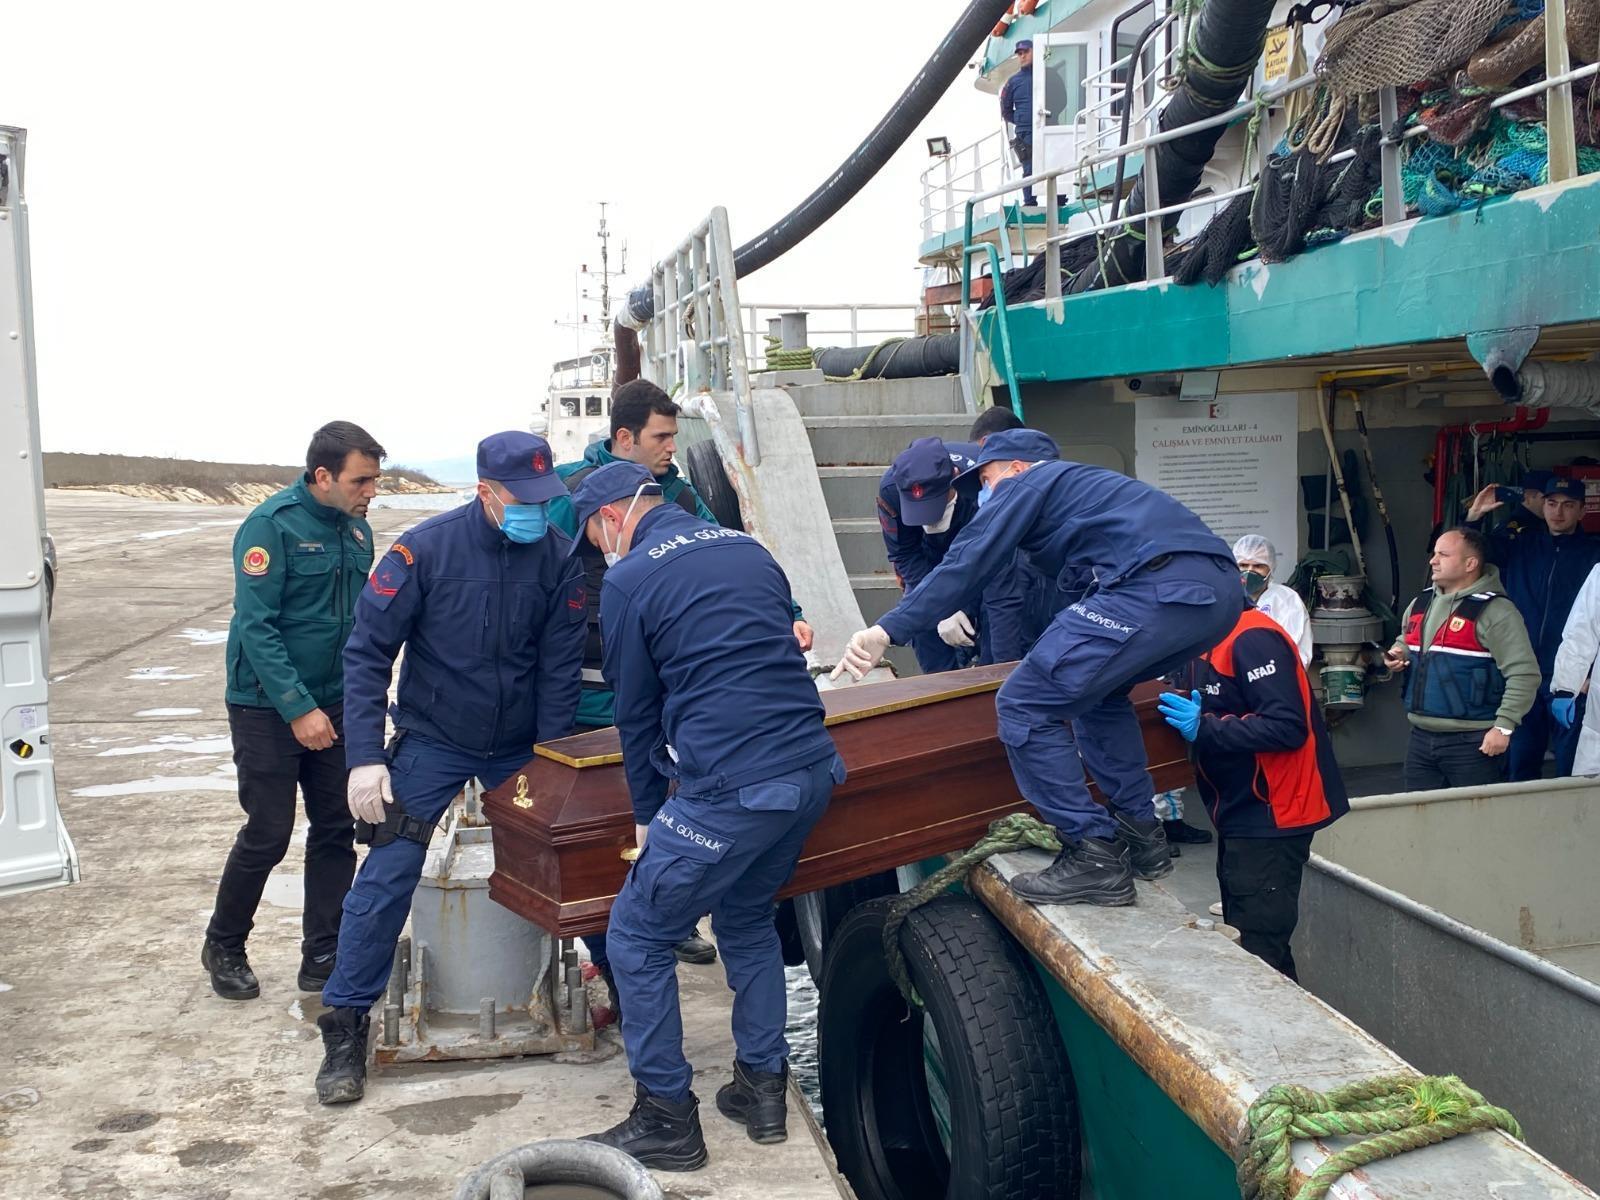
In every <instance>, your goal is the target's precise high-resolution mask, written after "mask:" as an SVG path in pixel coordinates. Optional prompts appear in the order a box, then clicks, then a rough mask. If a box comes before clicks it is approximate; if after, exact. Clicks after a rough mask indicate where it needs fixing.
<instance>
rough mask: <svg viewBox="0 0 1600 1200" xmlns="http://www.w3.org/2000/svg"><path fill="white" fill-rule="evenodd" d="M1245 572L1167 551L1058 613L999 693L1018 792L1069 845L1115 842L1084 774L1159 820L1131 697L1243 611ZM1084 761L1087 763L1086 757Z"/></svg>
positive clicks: (1121, 806)
mask: <svg viewBox="0 0 1600 1200" xmlns="http://www.w3.org/2000/svg"><path fill="white" fill-rule="evenodd" d="M1243 603H1244V601H1243V597H1242V596H1241V594H1240V591H1239V569H1238V567H1237V566H1236V565H1235V564H1233V563H1231V562H1228V561H1226V560H1224V559H1221V558H1212V557H1211V556H1209V555H1205V554H1187V553H1184V554H1172V555H1163V556H1162V557H1160V558H1158V559H1156V560H1154V561H1153V562H1152V563H1151V564H1149V565H1148V566H1145V567H1142V568H1140V569H1139V570H1137V571H1134V572H1133V573H1132V574H1130V575H1128V576H1127V577H1125V578H1123V579H1120V580H1118V581H1117V582H1115V583H1113V584H1112V585H1110V586H1109V587H1104V588H1099V589H1096V590H1094V591H1091V592H1090V593H1089V594H1088V595H1086V596H1085V597H1084V598H1083V599H1082V600H1080V601H1078V602H1076V603H1074V604H1071V605H1069V606H1068V607H1066V608H1064V609H1062V610H1061V612H1059V613H1058V614H1056V618H1055V620H1054V621H1052V622H1051V624H1050V627H1049V628H1048V629H1046V630H1045V631H1044V633H1043V634H1042V635H1041V636H1040V638H1039V640H1038V641H1037V642H1036V643H1034V646H1033V649H1032V650H1030V651H1028V654H1027V657H1025V658H1024V659H1023V660H1022V662H1021V663H1019V664H1018V666H1017V667H1016V669H1015V670H1013V671H1012V672H1011V675H1010V677H1009V678H1008V679H1007V680H1006V681H1005V683H1004V684H1003V685H1002V686H1001V688H1000V693H999V695H998V696H996V697H995V715H996V717H997V718H998V722H999V727H1000V740H1001V741H1002V742H1003V743H1004V744H1005V747H1006V756H1007V757H1008V758H1009V759H1010V760H1011V771H1012V774H1013V775H1015V776H1016V779H1017V787H1018V789H1019V790H1020V791H1021V792H1022V794H1023V796H1024V797H1026V799H1027V801H1028V803H1030V804H1032V805H1033V807H1034V808H1036V809H1037V810H1038V811H1039V815H1040V816H1041V817H1042V818H1043V819H1044V820H1045V822H1046V823H1047V824H1050V825H1053V826H1055V828H1056V832H1057V833H1059V834H1060V835H1061V837H1062V838H1063V839H1064V840H1068V841H1073V842H1077V841H1080V840H1082V839H1083V838H1086V837H1093V838H1103V839H1105V840H1108V841H1109V840H1111V839H1112V838H1114V837H1115V836H1116V826H1115V824H1114V823H1113V822H1112V819H1111V814H1110V812H1109V811H1108V810H1107V809H1105V808H1102V807H1101V806H1100V805H1098V804H1096V803H1095V802H1094V799H1093V797H1091V796H1090V795H1089V787H1088V783H1087V782H1086V781H1085V779H1084V767H1085V766H1087V767H1088V769H1089V773H1090V774H1091V775H1093V776H1094V779H1095V782H1096V783H1098V784H1099V785H1100V790H1101V791H1102V792H1103V793H1104V794H1105V797H1106V799H1107V801H1108V802H1109V803H1110V804H1111V806H1112V807H1113V808H1116V809H1118V810H1120V811H1122V812H1125V813H1127V814H1128V815H1129V816H1131V817H1134V818H1135V819H1137V820H1140V821H1148V820H1151V819H1153V818H1154V816H1155V806H1154V804H1153V803H1152V798H1153V795H1154V789H1153V788H1152V786H1151V782H1150V773H1149V767H1150V764H1149V760H1148V759H1147V758H1146V756H1145V752H1144V735H1143V734H1142V733H1141V732H1140V729H1139V718H1138V716H1137V715H1136V714H1135V713H1134V711H1133V704H1132V702H1131V701H1130V700H1129V699H1128V692H1129V690H1130V689H1131V688H1132V687H1133V685H1134V684H1136V683H1142V682H1143V681H1145V680H1147V679H1155V678H1157V677H1158V676H1161V675H1164V674H1166V673H1168V672H1169V671H1173V670H1176V669H1177V668H1178V667H1180V666H1182V665H1184V664H1185V663H1187V662H1189V661H1190V660H1191V659H1193V658H1195V657H1197V656H1199V655H1201V654H1204V653H1205V652H1206V651H1208V650H1210V649H1211V648H1212V647H1213V646H1215V645H1216V644H1217V643H1218V642H1220V641H1222V639H1223V638H1224V637H1226V636H1227V635H1228V632H1229V630H1231V629H1232V628H1233V626H1234V624H1235V622H1237V621H1238V619H1239V612H1240V609H1241V606H1242V605H1243ZM1080 756H1081V757H1080Z"/></svg>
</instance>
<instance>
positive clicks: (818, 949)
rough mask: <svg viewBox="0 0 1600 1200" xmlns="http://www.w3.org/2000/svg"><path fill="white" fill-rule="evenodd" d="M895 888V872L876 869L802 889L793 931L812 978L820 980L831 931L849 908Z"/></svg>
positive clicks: (796, 905)
mask: <svg viewBox="0 0 1600 1200" xmlns="http://www.w3.org/2000/svg"><path fill="white" fill-rule="evenodd" d="M899 890H900V885H899V883H898V881H897V879H896V877H895V873H894V872H893V871H880V872H879V873H878V874H876V875H868V876H866V877H865V878H863V879H852V880H850V881H849V882H848V883H841V884H837V885H835V886H834V887H830V888H823V889H822V890H821V891H818V892H806V893H804V894H803V895H799V896H796V897H795V898H794V915H795V924H796V933H797V934H798V936H799V939H800V945H801V947H802V950H803V952H804V953H803V957H804V961H805V964H806V969H807V970H808V971H810V972H811V979H812V982H814V983H818V984H820V983H821V982H822V970H823V966H824V964H825V963H826V962H827V959H828V945H829V943H830V942H831V941H832V940H833V931H834V930H836V929H838V928H839V924H840V922H841V921H843V920H844V919H845V917H846V916H848V915H849V913H850V910H851V909H853V908H854V907H855V906H856V905H858V904H865V903H866V902H867V901H868V900H876V899H878V898H879V897H880V896H893V895H894V894H895V893H897V892H898V891H899Z"/></svg>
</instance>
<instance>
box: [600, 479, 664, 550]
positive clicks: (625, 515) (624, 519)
mask: <svg viewBox="0 0 1600 1200" xmlns="http://www.w3.org/2000/svg"><path fill="white" fill-rule="evenodd" d="M650 486H652V485H651V484H649V483H641V484H640V485H639V490H638V491H636V492H635V493H634V494H633V499H632V500H631V501H629V502H628V511H627V512H625V513H623V514H622V524H621V525H619V526H617V528H618V529H619V530H622V529H626V528H627V527H628V518H629V517H631V516H633V510H634V509H635V508H636V507H637V506H638V504H639V497H640V496H642V495H644V490H645V488H647V487H650ZM600 539H601V540H602V541H603V542H605V543H606V545H605V546H604V547H602V550H601V552H602V553H603V554H604V555H605V560H606V566H608V567H614V566H616V565H617V564H618V563H619V562H621V561H622V551H621V549H620V548H618V549H613V548H612V546H611V544H610V543H611V538H610V535H608V534H607V533H606V523H605V522H604V521H601V522H600ZM620 545H621V543H620V542H619V543H618V546H619V547H620Z"/></svg>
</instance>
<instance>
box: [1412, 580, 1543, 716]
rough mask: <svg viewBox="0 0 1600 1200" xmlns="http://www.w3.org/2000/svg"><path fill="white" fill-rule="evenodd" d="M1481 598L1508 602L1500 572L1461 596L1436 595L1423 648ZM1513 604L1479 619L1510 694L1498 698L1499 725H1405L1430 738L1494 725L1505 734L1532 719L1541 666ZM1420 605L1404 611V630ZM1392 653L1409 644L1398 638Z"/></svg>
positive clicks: (1427, 616)
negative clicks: (1487, 595)
mask: <svg viewBox="0 0 1600 1200" xmlns="http://www.w3.org/2000/svg"><path fill="white" fill-rule="evenodd" d="M1477 592H1495V593H1497V594H1498V595H1501V596H1505V594H1506V589H1505V585H1504V584H1503V583H1501V582H1500V568H1498V567H1494V566H1489V567H1485V568H1484V571H1483V574H1482V575H1480V576H1478V578H1476V579H1474V580H1473V581H1472V582H1471V583H1470V584H1468V585H1467V586H1466V587H1464V588H1462V589H1461V590H1460V591H1455V592H1436V593H1435V594H1434V597H1433V601H1432V603H1430V604H1429V605H1428V611H1427V612H1426V613H1424V614H1423V616H1422V644H1423V645H1424V646H1426V645H1428V644H1430V643H1431V642H1432V641H1433V638H1434V635H1435V634H1437V633H1438V632H1439V626H1441V625H1443V624H1444V622H1445V621H1446V620H1447V619H1448V618H1450V617H1452V616H1454V615H1455V611H1456V606H1457V605H1459V604H1460V603H1461V602H1462V601H1463V600H1465V599H1466V598H1467V597H1468V596H1471V595H1473V594H1474V593H1477ZM1509 599H1510V598H1509V597H1507V601H1508V602H1507V603H1505V604H1490V605H1489V606H1488V607H1486V608H1485V609H1484V610H1483V612H1482V613H1481V614H1480V615H1479V617H1478V640H1479V641H1480V642H1482V643H1483V648H1484V649H1485V650H1487V651H1489V653H1490V654H1492V655H1493V656H1494V665H1495V666H1497V667H1499V668H1500V674H1502V675H1504V676H1505V680H1506V690H1505V693H1504V694H1503V695H1502V696H1501V698H1500V709H1499V712H1498V713H1496V714H1495V719H1494V720H1493V721H1492V722H1490V721H1459V720H1455V719H1453V718H1451V717H1430V716H1428V715H1427V714H1425V713H1407V714H1406V720H1408V721H1410V722H1411V724H1413V725H1415V726H1416V727H1417V728H1418V729H1426V730H1429V731H1430V732H1432V733H1456V732H1466V731H1468V730H1478V729H1488V728H1489V727H1490V725H1491V724H1493V725H1498V726H1499V727H1501V728H1502V729H1515V728H1516V727H1517V725H1518V724H1519V723H1520V722H1521V721H1522V718H1523V717H1525V716H1527V715H1528V710H1529V709H1530V708H1532V707H1533V704H1534V701H1535V700H1536V699H1537V698H1538V695H1539V660H1538V658H1536V657H1535V656H1534V653H1533V645H1532V643H1531V642H1529V641H1528V627H1527V626H1526V625H1524V624H1523V623H1522V614H1521V613H1519V612H1518V611H1517V606H1516V605H1515V604H1511V603H1509ZM1416 603H1417V602H1416V601H1415V600H1413V601H1412V602H1411V603H1410V604H1408V605H1406V611H1405V612H1404V613H1403V614H1401V617H1400V628H1401V629H1404V628H1405V627H1406V625H1407V624H1409V623H1410V621H1411V610H1412V609H1413V608H1415V607H1416ZM1391 649H1395V650H1397V651H1403V650H1404V649H1405V639H1404V638H1396V639H1395V641H1394V646H1392V647H1391ZM1415 666H1416V664H1415V663H1413V664H1412V665H1411V666H1410V667H1407V668H1406V669H1407V670H1412V669H1414V668H1415Z"/></svg>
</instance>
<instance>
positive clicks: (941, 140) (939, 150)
mask: <svg viewBox="0 0 1600 1200" xmlns="http://www.w3.org/2000/svg"><path fill="white" fill-rule="evenodd" d="M949 156H950V139H949V138H947V137H931V138H929V139H928V157H929V158H948V157H949Z"/></svg>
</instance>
